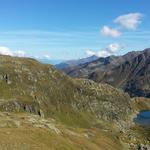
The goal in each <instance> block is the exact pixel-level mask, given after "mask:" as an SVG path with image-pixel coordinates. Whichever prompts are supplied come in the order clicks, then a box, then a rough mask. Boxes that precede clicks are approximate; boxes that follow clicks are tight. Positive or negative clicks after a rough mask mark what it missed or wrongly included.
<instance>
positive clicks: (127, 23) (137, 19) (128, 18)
mask: <svg viewBox="0 0 150 150" xmlns="http://www.w3.org/2000/svg"><path fill="white" fill-rule="evenodd" d="M142 17H143V14H141V13H129V14H125V15H121V16H119V17H117V18H116V19H115V20H114V22H115V23H118V24H120V25H121V26H122V27H124V28H126V29H132V30H135V29H136V28H137V26H138V25H139V24H140V23H141V19H142Z"/></svg>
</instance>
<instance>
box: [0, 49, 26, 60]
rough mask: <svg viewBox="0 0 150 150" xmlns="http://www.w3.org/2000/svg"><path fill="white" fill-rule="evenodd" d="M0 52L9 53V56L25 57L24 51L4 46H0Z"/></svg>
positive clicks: (2, 53)
mask: <svg viewBox="0 0 150 150" xmlns="http://www.w3.org/2000/svg"><path fill="white" fill-rule="evenodd" d="M0 54H1V55H9V56H17V57H26V54H25V52H24V51H21V50H17V51H13V50H11V49H10V48H8V47H4V46H1V47H0Z"/></svg>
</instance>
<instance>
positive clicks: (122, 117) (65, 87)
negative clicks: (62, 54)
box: [0, 55, 150, 150]
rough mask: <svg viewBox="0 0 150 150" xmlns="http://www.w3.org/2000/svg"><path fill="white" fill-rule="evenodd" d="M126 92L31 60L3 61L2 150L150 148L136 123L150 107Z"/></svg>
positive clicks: (0, 93)
mask: <svg viewBox="0 0 150 150" xmlns="http://www.w3.org/2000/svg"><path fill="white" fill-rule="evenodd" d="M144 101H145V102H146V103H148V105H146V106H145V105H144V104H143V105H142V106H141V105H140V106H141V107H139V103H143V100H139V98H137V99H134V100H131V98H130V97H129V95H128V94H126V93H124V92H123V91H122V90H119V89H116V88H113V87H112V86H110V85H107V84H100V83H96V82H94V81H90V80H88V79H73V78H71V77H68V76H67V75H65V74H64V73H63V72H61V71H58V70H56V69H55V68H54V67H53V66H51V65H44V64H41V63H39V62H38V61H36V60H34V59H30V58H17V57H10V56H2V55H1V56H0V139H1V140H0V149H2V150H3V149H8V150H10V149H12V150H13V149H14V150H21V149H25V150H29V149H33V150H34V149H35V150H37V149H39V150H41V149H43V150H53V149H54V150H57V149H58V150H67V149H68V150H71V149H73V150H77V149H81V150H85V149H87V150H100V149H101V150H110V149H111V150H123V149H138V148H139V147H141V148H144V147H146V148H149V143H150V141H149V132H145V131H143V130H142V129H141V128H140V127H138V126H136V125H134V123H133V121H132V119H133V117H134V116H135V115H136V113H138V112H139V111H141V110H143V109H145V107H149V99H145V98H144Z"/></svg>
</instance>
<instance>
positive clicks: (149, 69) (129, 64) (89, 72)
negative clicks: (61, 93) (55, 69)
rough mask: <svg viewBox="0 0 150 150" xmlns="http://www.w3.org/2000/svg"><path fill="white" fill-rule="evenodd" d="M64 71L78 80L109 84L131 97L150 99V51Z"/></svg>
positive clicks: (90, 63) (111, 58) (102, 59)
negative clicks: (84, 79) (83, 79)
mask: <svg viewBox="0 0 150 150" xmlns="http://www.w3.org/2000/svg"><path fill="white" fill-rule="evenodd" d="M64 71H65V72H66V73H67V74H68V75H70V76H72V77H78V78H87V79H92V80H94V81H96V82H101V83H107V84H110V85H112V86H114V87H116V88H121V89H123V90H124V91H125V92H128V93H129V94H130V96H132V97H134V96H143V97H148V98H149V97H150V49H145V50H144V51H139V52H130V53H127V54H126V55H123V56H110V57H106V58H99V59H98V60H95V61H92V62H89V63H85V64H82V65H78V66H74V67H70V68H65V69H64Z"/></svg>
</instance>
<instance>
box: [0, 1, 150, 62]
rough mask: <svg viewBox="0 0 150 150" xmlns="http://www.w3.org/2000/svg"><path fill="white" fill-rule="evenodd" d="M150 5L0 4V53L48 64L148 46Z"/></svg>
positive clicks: (51, 2)
mask: <svg viewBox="0 0 150 150" xmlns="http://www.w3.org/2000/svg"><path fill="white" fill-rule="evenodd" d="M149 6H150V1H149V0H141V1H138V0H0V53H2V54H5V53H6V54H12V55H23V56H33V57H40V58H42V57H43V58H44V57H45V58H48V59H74V58H81V57H86V56H90V55H92V54H95V55H99V56H108V55H111V54H117V55H118V54H124V53H126V52H128V51H131V50H141V49H144V48H147V47H150V45H149V43H150V21H149V20H150V9H149Z"/></svg>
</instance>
